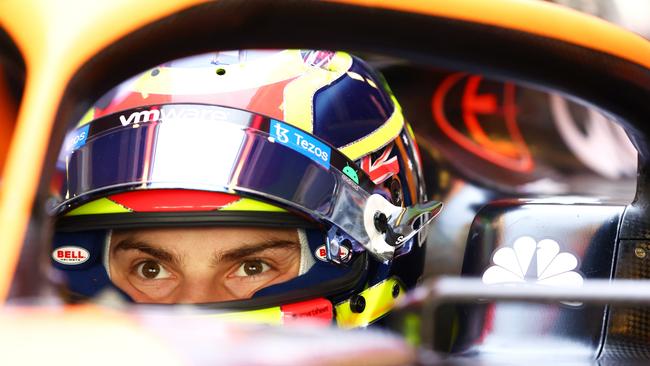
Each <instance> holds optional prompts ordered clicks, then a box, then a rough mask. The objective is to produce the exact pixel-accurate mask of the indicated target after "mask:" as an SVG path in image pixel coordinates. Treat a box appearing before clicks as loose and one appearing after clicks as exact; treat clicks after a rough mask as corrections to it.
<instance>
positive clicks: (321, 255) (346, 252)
mask: <svg viewBox="0 0 650 366" xmlns="http://www.w3.org/2000/svg"><path fill="white" fill-rule="evenodd" d="M339 253H340V254H339V257H340V258H341V262H343V263H345V262H347V261H349V260H350V258H352V251H351V250H350V249H349V248H347V247H345V246H343V245H341V246H340V247H339ZM314 256H316V258H318V259H319V260H321V261H323V262H327V249H326V248H325V245H321V246H320V247H318V248H317V249H316V251H315V252H314Z"/></svg>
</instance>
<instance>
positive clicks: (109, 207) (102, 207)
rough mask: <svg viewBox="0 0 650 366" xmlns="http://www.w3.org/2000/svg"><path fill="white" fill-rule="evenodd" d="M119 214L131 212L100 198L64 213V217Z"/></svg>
mask: <svg viewBox="0 0 650 366" xmlns="http://www.w3.org/2000/svg"><path fill="white" fill-rule="evenodd" d="M120 212H131V210H129V209H128V208H126V207H124V206H122V205H120V204H119V203H115V202H113V201H111V200H110V199H108V198H100V199H97V200H94V201H91V202H88V203H86V204H85V205H83V206H80V207H77V208H75V209H74V210H72V211H70V212H68V213H66V214H65V216H79V215H97V214H109V213H120Z"/></svg>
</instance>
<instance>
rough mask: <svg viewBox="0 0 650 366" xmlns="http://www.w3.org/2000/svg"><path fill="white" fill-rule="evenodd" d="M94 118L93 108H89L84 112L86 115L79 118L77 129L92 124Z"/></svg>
mask: <svg viewBox="0 0 650 366" xmlns="http://www.w3.org/2000/svg"><path fill="white" fill-rule="evenodd" d="M94 118H95V108H90V109H89V110H88V111H87V112H86V114H84V115H83V117H81V120H79V123H77V128H79V127H81V126H84V125H87V124H89V123H90V122H92V120H93V119H94Z"/></svg>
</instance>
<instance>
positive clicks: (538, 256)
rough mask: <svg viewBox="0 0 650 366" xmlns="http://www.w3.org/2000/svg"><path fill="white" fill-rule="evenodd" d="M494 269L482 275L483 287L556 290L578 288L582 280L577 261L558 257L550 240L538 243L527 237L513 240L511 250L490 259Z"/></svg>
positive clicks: (568, 256)
mask: <svg viewBox="0 0 650 366" xmlns="http://www.w3.org/2000/svg"><path fill="white" fill-rule="evenodd" d="M492 262H493V263H494V265H493V266H491V267H490V268H488V269H487V270H486V271H485V273H483V283H485V284H488V285H492V284H506V283H508V284H516V283H531V282H533V283H536V284H539V285H547V286H558V287H580V286H582V282H583V278H582V275H580V273H578V272H576V271H574V269H575V268H576V267H577V266H578V260H577V259H576V257H575V256H574V255H573V254H571V253H568V252H562V253H560V245H559V244H558V243H557V242H556V241H555V240H551V239H544V240H541V241H540V242H539V243H538V242H536V241H535V239H533V238H531V237H529V236H522V237H520V238H518V239H517V240H515V243H514V244H513V246H512V248H510V247H504V248H501V249H499V250H497V251H496V252H495V253H494V255H493V256H492Z"/></svg>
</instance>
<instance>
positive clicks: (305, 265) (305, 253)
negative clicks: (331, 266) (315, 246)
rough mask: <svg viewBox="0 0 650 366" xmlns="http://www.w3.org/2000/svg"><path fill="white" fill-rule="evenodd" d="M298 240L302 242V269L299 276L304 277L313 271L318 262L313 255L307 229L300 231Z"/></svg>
mask: <svg viewBox="0 0 650 366" xmlns="http://www.w3.org/2000/svg"><path fill="white" fill-rule="evenodd" d="M298 240H299V241H300V269H299V270H298V276H302V275H304V274H305V273H307V271H309V270H310V269H311V267H312V266H313V265H314V264H315V263H316V261H315V260H314V256H313V255H312V254H311V247H310V246H309V240H308V239H307V233H306V232H305V229H298Z"/></svg>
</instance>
